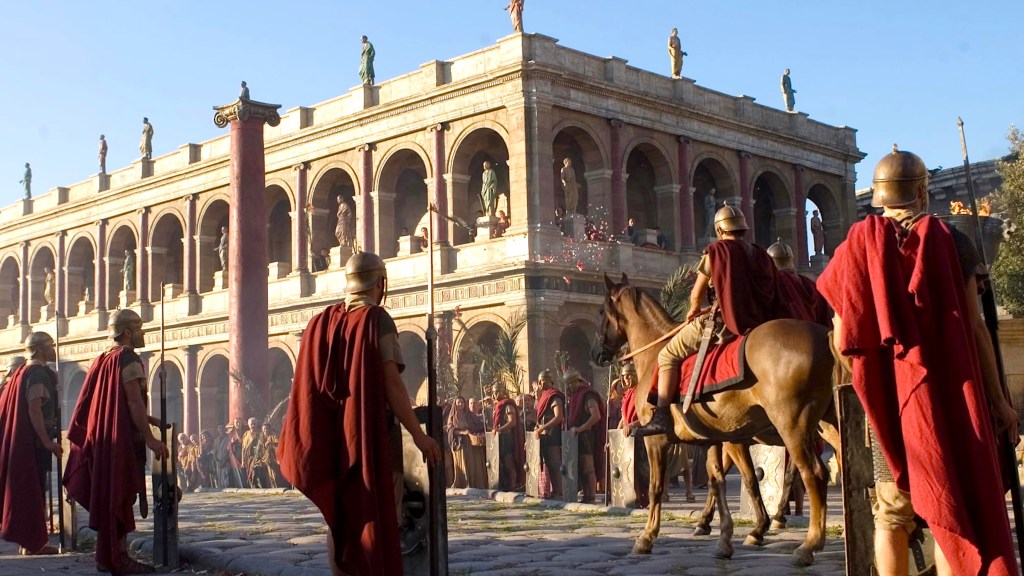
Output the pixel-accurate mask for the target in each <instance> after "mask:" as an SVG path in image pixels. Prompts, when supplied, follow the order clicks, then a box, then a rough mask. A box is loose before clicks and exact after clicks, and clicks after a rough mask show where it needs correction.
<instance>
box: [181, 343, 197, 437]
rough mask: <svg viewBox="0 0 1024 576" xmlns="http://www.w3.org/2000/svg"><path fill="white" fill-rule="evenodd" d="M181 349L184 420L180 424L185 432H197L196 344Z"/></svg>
mask: <svg viewBox="0 0 1024 576" xmlns="http://www.w3.org/2000/svg"><path fill="white" fill-rule="evenodd" d="M181 351H182V352H184V353H185V373H184V374H183V375H182V382H181V387H182V391H181V397H182V404H184V406H182V408H183V409H182V412H183V413H184V416H185V422H184V423H183V424H182V427H183V428H184V432H185V433H186V434H190V435H191V434H198V433H199V396H198V395H197V394H196V390H197V389H198V381H199V361H198V358H197V354H198V352H199V347H198V346H184V347H182V348H181Z"/></svg>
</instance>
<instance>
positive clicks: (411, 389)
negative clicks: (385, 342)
mask: <svg viewBox="0 0 1024 576" xmlns="http://www.w3.org/2000/svg"><path fill="white" fill-rule="evenodd" d="M398 344H399V346H401V348H402V358H403V359H404V360H405V370H404V371H403V372H402V382H404V383H405V389H406V391H407V392H408V393H409V398H412V399H413V400H415V404H417V405H420V406H424V405H426V403H427V386H426V383H427V343H426V341H425V340H424V339H423V336H422V335H420V334H417V333H416V332H412V331H410V330H404V331H402V332H399V333H398Z"/></svg>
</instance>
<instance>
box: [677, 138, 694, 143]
mask: <svg viewBox="0 0 1024 576" xmlns="http://www.w3.org/2000/svg"><path fill="white" fill-rule="evenodd" d="M678 139H679V143H680V144H690V143H691V142H692V140H690V137H689V136H679V137H678Z"/></svg>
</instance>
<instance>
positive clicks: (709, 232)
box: [704, 188, 715, 238]
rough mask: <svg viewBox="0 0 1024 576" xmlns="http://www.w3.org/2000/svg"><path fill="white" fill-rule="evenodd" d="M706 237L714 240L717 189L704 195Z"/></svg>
mask: <svg viewBox="0 0 1024 576" xmlns="http://www.w3.org/2000/svg"><path fill="white" fill-rule="evenodd" d="M704 235H705V236H707V237H708V238H712V237H714V235H715V189H714V188H712V189H711V190H708V192H707V194H705V195H704Z"/></svg>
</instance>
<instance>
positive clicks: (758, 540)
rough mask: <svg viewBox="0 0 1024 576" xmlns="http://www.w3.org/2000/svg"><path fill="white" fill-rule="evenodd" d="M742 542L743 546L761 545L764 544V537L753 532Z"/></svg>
mask: <svg viewBox="0 0 1024 576" xmlns="http://www.w3.org/2000/svg"><path fill="white" fill-rule="evenodd" d="M743 544H744V545H745V546H763V545H764V537H762V536H754V535H753V534H748V535H747V537H746V539H744V540H743Z"/></svg>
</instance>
